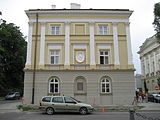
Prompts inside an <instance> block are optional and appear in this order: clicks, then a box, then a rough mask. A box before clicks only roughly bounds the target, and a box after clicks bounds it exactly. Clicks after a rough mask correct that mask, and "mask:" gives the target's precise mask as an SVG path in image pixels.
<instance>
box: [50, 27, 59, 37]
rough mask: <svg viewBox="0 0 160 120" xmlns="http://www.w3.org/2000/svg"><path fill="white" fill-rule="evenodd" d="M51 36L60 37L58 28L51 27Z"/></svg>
mask: <svg viewBox="0 0 160 120" xmlns="http://www.w3.org/2000/svg"><path fill="white" fill-rule="evenodd" d="M51 35H60V26H52V27H51Z"/></svg>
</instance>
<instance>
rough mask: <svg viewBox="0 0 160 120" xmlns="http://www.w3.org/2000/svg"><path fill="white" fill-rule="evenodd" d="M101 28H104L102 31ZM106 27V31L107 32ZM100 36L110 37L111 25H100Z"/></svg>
mask: <svg viewBox="0 0 160 120" xmlns="http://www.w3.org/2000/svg"><path fill="white" fill-rule="evenodd" d="M100 27H102V28H101V29H100ZM105 27H106V30H105ZM97 33H98V35H109V25H108V24H98V31H97Z"/></svg>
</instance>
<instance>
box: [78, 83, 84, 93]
mask: <svg viewBox="0 0 160 120" xmlns="http://www.w3.org/2000/svg"><path fill="white" fill-rule="evenodd" d="M77 90H80V91H83V82H78V83H77Z"/></svg>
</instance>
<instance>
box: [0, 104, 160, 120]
mask: <svg viewBox="0 0 160 120" xmlns="http://www.w3.org/2000/svg"><path fill="white" fill-rule="evenodd" d="M19 104H21V102H20V101H0V120H130V114H129V112H107V111H105V112H93V113H92V114H88V115H80V114H79V113H76V114H75V113H56V114H54V115H47V114H45V113H42V112H22V111H19V110H17V109H16V106H17V105H19ZM134 116H135V120H160V111H139V112H136V113H135V114H134Z"/></svg>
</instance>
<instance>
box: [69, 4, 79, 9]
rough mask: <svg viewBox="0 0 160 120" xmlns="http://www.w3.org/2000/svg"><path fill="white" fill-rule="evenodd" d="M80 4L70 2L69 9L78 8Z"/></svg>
mask: <svg viewBox="0 0 160 120" xmlns="http://www.w3.org/2000/svg"><path fill="white" fill-rule="evenodd" d="M80 7H81V5H80V4H77V3H71V9H80Z"/></svg>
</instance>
